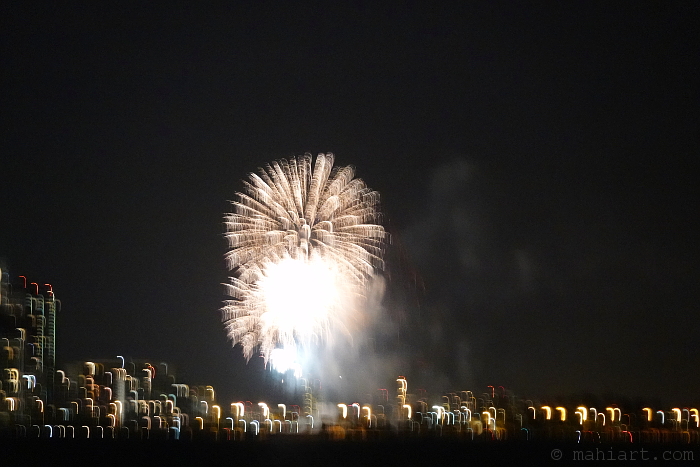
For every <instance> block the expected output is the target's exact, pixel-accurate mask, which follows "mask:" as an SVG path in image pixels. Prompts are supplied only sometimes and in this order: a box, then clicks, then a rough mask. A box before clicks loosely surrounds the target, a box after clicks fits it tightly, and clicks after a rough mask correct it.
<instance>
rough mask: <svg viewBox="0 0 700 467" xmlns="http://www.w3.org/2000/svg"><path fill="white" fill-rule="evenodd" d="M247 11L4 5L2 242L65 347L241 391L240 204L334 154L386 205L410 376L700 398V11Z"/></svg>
mask: <svg viewBox="0 0 700 467" xmlns="http://www.w3.org/2000/svg"><path fill="white" fill-rule="evenodd" d="M239 3H241V5H238V6H230V7H228V8H225V9H205V8H198V7H192V6H190V7H181V8H180V7H178V8H172V7H171V8H168V9H157V8H155V7H144V6H126V5H124V4H121V3H120V4H119V6H116V5H112V6H110V7H104V6H103V5H102V4H101V2H100V5H99V6H98V5H97V4H94V5H93V4H92V3H90V2H86V3H85V4H84V5H82V6H81V7H64V6H43V5H42V6H38V5H29V6H27V5H25V4H24V3H21V4H20V3H19V2H15V4H3V6H2V7H0V18H1V19H0V22H1V25H0V26H1V27H0V38H1V49H0V76H1V79H2V81H1V87H0V89H1V91H0V99H1V101H0V109H2V110H1V111H0V122H1V127H0V128H1V131H2V133H1V138H0V257H4V258H5V259H6V261H7V263H9V267H10V269H11V272H12V274H13V275H14V276H16V275H19V274H24V275H26V276H28V277H29V278H30V279H32V281H37V282H40V283H45V282H50V283H52V284H53V286H54V290H55V292H56V295H57V297H58V298H59V299H61V300H62V302H63V311H62V313H61V316H60V318H59V324H58V326H59V327H58V332H59V334H58V347H57V349H58V352H59V358H60V359H62V360H64V361H70V360H76V359H87V358H100V357H106V358H107V357H113V356H116V355H131V356H133V357H148V358H153V359H160V360H168V361H171V362H173V363H175V364H177V365H178V367H179V369H180V373H181V374H183V375H184V376H183V377H184V378H187V379H188V380H189V382H195V381H200V382H202V383H208V384H214V385H215V386H216V387H217V388H219V390H220V391H223V392H224V393H225V394H228V393H231V394H235V393H236V391H251V390H253V389H254V387H255V384H257V383H255V382H256V381H258V379H259V375H257V376H256V373H255V372H256V371H257V370H255V368H257V367H255V365H253V367H246V366H245V365H244V363H243V360H242V358H241V357H240V355H239V354H240V352H238V351H237V350H232V349H231V348H230V344H229V343H227V341H226V337H225V334H224V331H223V328H222V326H221V324H220V316H219V313H218V311H217V310H218V308H219V307H220V306H221V302H222V300H223V299H224V295H223V287H222V286H221V285H220V284H221V283H222V282H225V281H226V277H227V272H226V270H225V267H224V262H223V254H224V252H225V248H226V244H225V242H224V240H223V236H222V233H223V227H222V215H223V213H224V212H227V211H228V210H229V205H228V203H227V200H229V199H232V198H233V197H234V193H235V192H236V191H237V190H240V189H241V187H242V184H241V182H240V180H241V179H243V178H245V177H246V176H247V174H248V173H249V172H251V171H254V170H255V169H256V168H257V167H259V166H260V165H263V164H264V163H266V162H268V161H270V160H273V159H277V158H282V157H290V156H293V155H297V154H301V153H304V152H311V153H314V154H316V153H319V152H333V153H335V154H336V162H337V163H338V164H341V165H347V164H353V165H355V166H356V167H357V174H358V176H360V177H361V178H363V179H364V180H365V181H366V182H367V184H368V185H369V186H371V187H372V188H374V189H376V190H378V191H380V192H381V194H382V207H383V211H384V215H385V225H386V227H387V229H388V230H389V231H390V232H391V233H392V236H393V237H392V238H393V243H392V249H393V250H392V251H391V252H390V253H389V261H388V266H389V271H388V273H389V276H390V280H389V293H388V295H387V302H386V303H385V307H386V311H387V314H388V315H390V316H393V318H394V321H395V322H396V323H397V326H398V327H399V328H401V329H403V331H402V332H403V333H404V334H403V335H404V336H409V338H408V339H406V338H404V341H403V343H401V346H403V347H401V348H400V352H402V354H403V355H404V356H409V359H410V360H411V365H410V366H409V367H408V368H406V370H405V371H403V370H402V371H403V372H404V373H406V376H407V377H409V384H411V381H421V379H422V380H426V379H430V380H432V381H433V382H434V383H435V384H437V385H438V386H440V385H442V386H444V389H448V388H451V389H467V388H468V389H472V388H474V389H477V390H482V388H485V386H486V385H488V384H493V385H503V386H506V387H508V388H512V389H513V390H514V391H515V392H516V393H518V394H523V395H531V396H535V395H547V394H570V393H583V392H593V393H598V394H602V393H606V392H617V393H622V394H627V395H630V396H642V397H661V398H665V399H670V400H679V401H680V402H681V403H682V402H685V403H687V404H690V403H693V402H695V403H697V402H700V396H698V389H699V387H700V372H698V368H699V367H700V353H698V352H697V337H696V332H697V331H698V328H699V327H700V314H698V307H699V305H698V303H699V302H700V300H699V299H700V293H699V287H698V284H700V273H699V271H698V260H699V259H700V256H699V255H698V246H697V234H696V223H697V214H698V213H697V205H698V190H697V188H696V186H697V180H698V171H697V170H696V168H695V166H696V165H697V159H698V156H700V151H699V149H698V142H699V141H698V140H699V137H698V135H699V134H700V131H699V127H700V125H699V120H698V113H699V111H698V108H699V104H700V94H699V92H698V91H699V89H698V85H697V83H698V81H699V80H698V72H699V71H700V67H699V65H700V59H699V50H700V48H699V47H698V46H699V45H700V41H699V40H698V37H699V36H698V30H699V26H700V24H699V23H700V21H699V20H698V18H700V7H699V6H698V3H697V2H649V3H645V2H641V3H639V2H634V3H632V2H630V3H629V4H624V3H622V4H621V3H618V2H615V4H612V3H610V2H578V3H564V4H560V3H556V2H552V4H550V5H549V6H547V7H536V6H532V5H529V4H527V3H513V2H505V3H504V4H501V5H498V4H495V3H493V2H485V4H483V5H481V6H468V7H467V6H460V7H459V8H453V7H452V6H449V5H445V4H443V5H428V4H427V3H416V2H406V3H405V4H404V5H402V6H393V7H378V6H376V5H374V4H373V3H374V2H366V3H359V2H358V3H357V4H354V5H346V6H339V5H331V4H329V3H327V2H319V3H315V4H314V3H311V4H305V6H301V5H295V6H288V7H286V8H283V9H280V8H278V7H277V6H276V5H275V4H274V2H270V3H265V4H263V3H257V2H256V6H255V7H252V6H249V5H248V6H246V5H243V3H246V2H239ZM352 3H355V2H352ZM693 238H695V239H696V240H693ZM387 319H389V318H387ZM258 373H259V371H258ZM388 376H389V378H391V377H395V375H393V374H391V375H388ZM256 378H258V379H256ZM412 378H413V379H412ZM422 384H428V383H422ZM232 397H233V396H232Z"/></svg>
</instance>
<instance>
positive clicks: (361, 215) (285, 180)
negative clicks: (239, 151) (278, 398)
mask: <svg viewBox="0 0 700 467" xmlns="http://www.w3.org/2000/svg"><path fill="white" fill-rule="evenodd" d="M333 162H334V156H333V155H332V154H319V156H318V157H317V158H316V160H315V162H314V164H313V169H312V157H311V155H309V154H306V155H304V156H300V157H297V158H292V159H290V160H288V161H287V160H280V161H275V162H272V163H271V164H269V165H267V166H266V167H265V168H264V169H260V171H259V173H258V174H251V175H250V177H249V181H247V182H244V184H245V190H244V191H245V192H244V193H237V200H236V201H233V203H232V204H233V206H234V212H233V213H231V214H228V215H227V216H226V228H227V232H226V238H227V239H228V241H229V247H230V250H229V251H228V252H227V254H226V255H225V258H226V261H227V263H228V267H229V269H231V270H232V271H233V277H231V280H230V283H229V284H228V285H227V287H228V294H229V295H230V296H231V298H232V299H231V300H227V301H226V302H225V303H224V307H223V308H222V312H223V321H224V323H225V326H226V330H227V332H228V336H229V338H230V339H231V341H232V342H233V344H234V345H236V344H241V346H242V347H243V354H244V356H245V357H246V358H247V359H250V358H251V357H252V356H253V354H254V352H255V349H257V348H259V349H260V352H261V353H262V355H263V357H264V358H265V361H266V362H267V361H268V360H269V358H270V357H271V355H272V352H273V349H276V348H280V347H282V348H284V349H292V348H303V347H307V346H309V345H312V344H317V343H329V344H332V343H333V339H334V338H335V337H336V336H339V335H345V336H346V337H348V338H349V339H351V338H352V335H353V333H354V332H355V331H357V330H359V329H361V326H362V323H363V320H362V319H361V313H360V311H359V310H360V309H361V306H360V305H361V302H362V300H363V299H364V297H365V291H366V287H367V285H368V281H369V279H371V277H372V276H373V275H374V273H375V271H376V270H377V269H381V268H382V267H383V262H382V259H381V256H382V253H383V248H384V242H385V236H386V234H385V232H384V229H383V228H382V227H381V226H380V225H377V224H376V223H375V222H376V221H377V218H378V213H377V210H376V208H377V206H378V204H379V194H378V193H377V192H375V191H372V190H370V189H369V188H368V187H367V186H366V185H365V184H364V182H363V181H362V180H360V179H356V178H354V175H355V173H354V169H353V168H352V167H350V166H347V167H339V168H338V167H336V168H334V167H333Z"/></svg>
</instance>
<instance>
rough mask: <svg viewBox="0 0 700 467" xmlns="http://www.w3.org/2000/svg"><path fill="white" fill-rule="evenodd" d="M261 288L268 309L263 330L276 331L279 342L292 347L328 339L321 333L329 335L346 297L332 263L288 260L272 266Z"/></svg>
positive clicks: (313, 260)
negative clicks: (297, 342)
mask: <svg viewBox="0 0 700 467" xmlns="http://www.w3.org/2000/svg"><path fill="white" fill-rule="evenodd" d="M257 285H258V290H259V292H260V293H261V298H262V300H263V301H264V308H265V312H264V313H263V314H262V316H261V320H262V327H263V329H264V330H265V331H272V332H276V334H277V339H278V342H281V343H282V344H283V345H285V346H287V347H292V346H294V344H295V342H296V340H295V338H296V339H299V341H300V343H301V344H309V343H310V342H311V341H312V340H317V339H319V338H321V339H323V338H325V337H326V336H323V335H319V334H325V333H326V332H327V330H328V326H329V323H330V321H332V318H333V313H335V312H336V310H338V309H339V308H340V307H339V304H340V300H341V298H342V297H341V296H342V293H341V290H342V287H339V286H338V284H337V273H336V272H335V271H334V268H333V267H332V266H331V264H330V263H328V262H326V261H323V260H322V259H319V258H316V259H308V260H299V259H292V258H286V259H283V260H282V261H280V262H279V263H270V264H268V265H267V266H266V267H265V272H264V276H263V277H262V278H261V279H260V280H259V281H258V284H257Z"/></svg>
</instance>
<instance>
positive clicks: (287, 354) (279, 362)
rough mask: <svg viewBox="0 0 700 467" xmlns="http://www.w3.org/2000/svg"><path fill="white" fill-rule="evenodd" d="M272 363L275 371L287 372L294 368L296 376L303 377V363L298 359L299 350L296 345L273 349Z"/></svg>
mask: <svg viewBox="0 0 700 467" xmlns="http://www.w3.org/2000/svg"><path fill="white" fill-rule="evenodd" d="M270 363H271V365H272V368H273V369H274V370H275V371H279V372H280V373H286V372H287V371H289V370H292V371H293V372H294V377H295V378H301V365H300V364H299V362H298V361H297V350H296V348H295V347H289V348H284V349H279V348H278V349H274V350H272V352H271V353H270Z"/></svg>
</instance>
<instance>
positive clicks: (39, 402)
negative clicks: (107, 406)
mask: <svg viewBox="0 0 700 467" xmlns="http://www.w3.org/2000/svg"><path fill="white" fill-rule="evenodd" d="M60 307H61V303H60V301H59V300H56V297H55V295H54V293H53V289H52V287H51V285H50V284H43V285H40V284H39V283H37V282H29V281H28V279H27V278H26V277H24V276H18V277H17V280H16V281H14V282H13V281H11V280H10V274H9V272H8V271H7V270H6V269H0V371H2V373H1V374H0V396H2V398H3V400H4V401H5V405H6V407H2V408H0V410H2V411H7V412H5V413H8V415H7V417H8V418H10V420H8V421H10V422H14V423H20V421H21V422H22V424H24V423H26V422H29V421H32V420H36V419H38V418H43V413H44V409H45V407H46V406H48V405H49V404H52V403H53V402H54V400H53V399H54V389H55V383H54V378H55V375H56V313H58V312H59V311H60ZM0 422H2V420H0Z"/></svg>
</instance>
